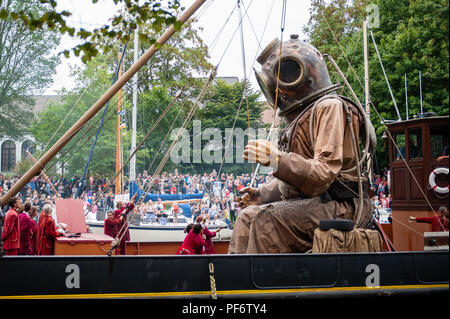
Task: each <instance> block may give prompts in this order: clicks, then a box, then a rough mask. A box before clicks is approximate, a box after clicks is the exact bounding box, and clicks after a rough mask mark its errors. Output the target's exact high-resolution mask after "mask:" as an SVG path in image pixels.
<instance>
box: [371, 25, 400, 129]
mask: <svg viewBox="0 0 450 319" xmlns="http://www.w3.org/2000/svg"><path fill="white" fill-rule="evenodd" d="M370 36H371V37H372V41H373V44H374V47H375V51H376V52H377V56H378V60H379V61H380V65H381V70H382V71H383V74H384V78H385V80H386V83H387V86H388V89H389V93H390V94H391V98H392V102H393V103H394V107H395V111H397V116H398V120H399V121H401V120H402V117H401V116H400V112H399V110H398V107H397V102H395V98H394V94H393V93H392V90H391V85H390V84H389V80H388V77H387V75H386V72H385V71H384V66H383V62H382V61H381V57H380V53H379V52H378V47H377V43H376V42H375V38H374V37H373V33H372V30H370Z"/></svg>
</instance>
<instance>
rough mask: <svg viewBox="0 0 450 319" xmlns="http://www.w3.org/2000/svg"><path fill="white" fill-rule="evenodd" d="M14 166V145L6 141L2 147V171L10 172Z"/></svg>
mask: <svg viewBox="0 0 450 319" xmlns="http://www.w3.org/2000/svg"><path fill="white" fill-rule="evenodd" d="M15 165H16V144H14V142H13V141H6V142H4V143H3V145H2V171H4V172H11V171H12V170H13V169H14V166H15Z"/></svg>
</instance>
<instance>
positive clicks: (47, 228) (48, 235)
mask: <svg viewBox="0 0 450 319" xmlns="http://www.w3.org/2000/svg"><path fill="white" fill-rule="evenodd" d="M42 210H43V213H44V214H43V216H42V222H41V223H39V226H38V231H37V238H38V245H37V246H36V254H37V255H53V254H54V250H55V238H56V237H58V236H61V235H62V234H61V233H60V232H58V231H56V225H55V221H54V220H53V217H52V210H53V207H52V205H50V204H45V205H44V207H43V209H42Z"/></svg>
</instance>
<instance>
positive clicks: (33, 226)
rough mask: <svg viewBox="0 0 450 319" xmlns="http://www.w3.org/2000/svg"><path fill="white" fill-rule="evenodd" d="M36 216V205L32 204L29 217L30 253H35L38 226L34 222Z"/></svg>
mask: <svg viewBox="0 0 450 319" xmlns="http://www.w3.org/2000/svg"><path fill="white" fill-rule="evenodd" d="M36 216H37V207H36V206H32V207H31V210H30V218H31V221H32V223H31V224H30V229H31V237H30V255H36V237H37V230H38V226H37V223H36Z"/></svg>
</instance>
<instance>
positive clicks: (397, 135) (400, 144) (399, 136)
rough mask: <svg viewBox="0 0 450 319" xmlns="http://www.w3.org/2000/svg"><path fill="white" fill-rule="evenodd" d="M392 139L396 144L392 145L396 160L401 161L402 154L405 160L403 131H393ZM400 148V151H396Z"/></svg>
mask: <svg viewBox="0 0 450 319" xmlns="http://www.w3.org/2000/svg"><path fill="white" fill-rule="evenodd" d="M394 141H395V144H396V145H397V148H398V149H397V148H396V147H395V146H394V150H395V151H394V152H395V154H397V155H396V156H395V160H396V161H401V160H402V156H403V158H404V159H405V160H406V144H405V133H403V132H394ZM398 150H400V152H399V151H398Z"/></svg>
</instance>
